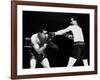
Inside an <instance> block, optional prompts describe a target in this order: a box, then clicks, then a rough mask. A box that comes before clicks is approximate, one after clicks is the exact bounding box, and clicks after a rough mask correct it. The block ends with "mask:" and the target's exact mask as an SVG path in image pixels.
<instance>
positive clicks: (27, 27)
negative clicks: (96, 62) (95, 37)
mask: <svg viewBox="0 0 100 80" xmlns="http://www.w3.org/2000/svg"><path fill="white" fill-rule="evenodd" d="M73 16H75V17H77V18H78V19H79V25H80V27H81V28H82V30H83V35H84V38H85V43H86V53H87V56H88V59H89V26H90V25H89V14H79V13H78V14H76V13H55V12H35V11H23V68H29V67H30V55H29V53H28V50H29V48H24V45H26V43H25V42H26V41H25V39H24V38H25V37H29V38H30V37H31V36H32V35H33V34H34V33H37V32H38V30H39V28H40V27H41V26H46V27H47V30H48V31H49V32H55V31H57V30H60V29H63V28H66V27H67V26H69V24H70V23H69V22H70V20H69V19H70V17H73ZM53 42H54V43H55V44H57V45H58V46H59V50H58V51H57V50H55V49H52V48H51V47H49V46H48V47H47V57H48V59H49V61H50V66H51V67H65V66H67V63H68V59H69V56H70V54H71V53H72V48H73V47H72V45H73V41H72V40H70V39H68V38H64V36H57V37H55V38H54V40H53ZM81 65H83V63H82V61H81V60H78V61H77V62H76V64H75V65H74V66H81ZM40 67H42V66H41V64H39V63H37V68H40Z"/></svg>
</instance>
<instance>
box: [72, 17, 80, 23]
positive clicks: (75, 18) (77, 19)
mask: <svg viewBox="0 0 100 80" xmlns="http://www.w3.org/2000/svg"><path fill="white" fill-rule="evenodd" d="M71 18H73V19H74V20H76V21H77V22H78V23H79V18H78V17H77V16H72V17H70V19H71Z"/></svg>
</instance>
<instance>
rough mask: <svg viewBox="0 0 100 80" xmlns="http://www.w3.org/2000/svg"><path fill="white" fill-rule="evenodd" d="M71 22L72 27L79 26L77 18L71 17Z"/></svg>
mask: <svg viewBox="0 0 100 80" xmlns="http://www.w3.org/2000/svg"><path fill="white" fill-rule="evenodd" d="M70 21H71V22H70V24H71V25H78V22H77V19H76V18H74V17H71V18H70Z"/></svg>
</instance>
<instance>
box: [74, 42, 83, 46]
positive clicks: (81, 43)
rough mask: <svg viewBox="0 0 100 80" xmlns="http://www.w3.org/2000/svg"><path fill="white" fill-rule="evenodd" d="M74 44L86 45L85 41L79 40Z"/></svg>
mask: <svg viewBox="0 0 100 80" xmlns="http://www.w3.org/2000/svg"><path fill="white" fill-rule="evenodd" d="M74 45H85V43H84V42H81V41H78V42H74Z"/></svg>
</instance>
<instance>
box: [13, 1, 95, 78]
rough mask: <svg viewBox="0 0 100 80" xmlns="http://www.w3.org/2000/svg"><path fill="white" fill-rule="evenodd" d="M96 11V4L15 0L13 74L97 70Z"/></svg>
mask: <svg viewBox="0 0 100 80" xmlns="http://www.w3.org/2000/svg"><path fill="white" fill-rule="evenodd" d="M96 14H97V8H96V6H93V5H77V4H76V5H74V4H59V3H41V2H27V3H26V2H24V1H23V2H20V1H15V2H13V3H12V48H13V49H12V56H14V57H12V74H15V75H12V78H38V77H57V76H70V75H85V74H96V73H97V67H96V66H97V60H96V57H97V50H96V47H97V42H96V40H97V25H96V21H97V16H96ZM13 16H14V17H13Z"/></svg>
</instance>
